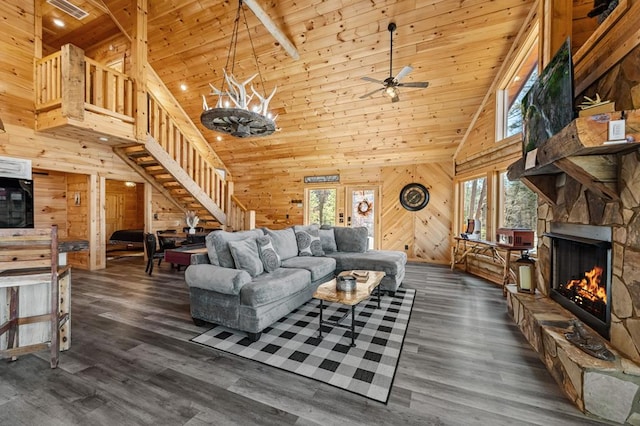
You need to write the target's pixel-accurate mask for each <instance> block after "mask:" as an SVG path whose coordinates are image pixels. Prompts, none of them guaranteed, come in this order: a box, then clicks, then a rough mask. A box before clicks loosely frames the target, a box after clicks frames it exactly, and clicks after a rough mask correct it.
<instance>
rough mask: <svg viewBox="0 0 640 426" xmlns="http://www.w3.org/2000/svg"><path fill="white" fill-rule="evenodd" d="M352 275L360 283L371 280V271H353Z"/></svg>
mask: <svg viewBox="0 0 640 426" xmlns="http://www.w3.org/2000/svg"><path fill="white" fill-rule="evenodd" d="M350 275H351V276H352V277H353V278H355V279H356V281H357V282H359V283H364V282H366V281H367V280H368V279H369V271H351V274H350Z"/></svg>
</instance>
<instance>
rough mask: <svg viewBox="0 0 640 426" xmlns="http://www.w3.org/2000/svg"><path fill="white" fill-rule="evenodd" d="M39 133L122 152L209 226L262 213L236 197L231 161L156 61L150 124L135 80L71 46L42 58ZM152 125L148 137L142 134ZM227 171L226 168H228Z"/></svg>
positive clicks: (249, 225)
mask: <svg viewBox="0 0 640 426" xmlns="http://www.w3.org/2000/svg"><path fill="white" fill-rule="evenodd" d="M35 68H36V71H35V74H36V78H35V93H36V104H35V107H36V130H39V131H46V132H50V133H53V134H56V133H60V134H61V135H63V136H68V135H69V134H72V135H75V136H77V137H78V138H81V139H85V138H86V139H92V140H95V139H96V136H100V137H101V140H103V141H104V142H103V143H107V144H109V145H112V146H113V150H114V152H115V153H116V154H117V155H118V156H120V158H122V159H123V160H124V161H125V162H126V163H127V164H129V165H130V166H131V167H132V168H134V169H135V170H136V171H137V172H138V173H139V174H140V175H141V176H143V177H144V178H145V179H146V180H147V181H148V182H149V183H150V184H151V185H153V187H154V188H156V189H157V190H158V191H159V192H160V193H162V194H163V195H164V196H165V197H167V199H169V200H172V201H173V203H174V204H175V205H176V206H177V207H178V208H180V209H182V210H184V211H185V212H187V211H194V212H195V213H196V214H197V215H198V217H199V218H200V223H199V225H201V226H204V227H205V228H222V229H226V230H230V231H237V230H242V229H253V228H254V227H255V212H253V211H247V209H246V208H245V207H244V206H243V205H242V203H240V202H239V201H238V200H237V199H236V198H235V197H234V196H233V182H231V181H229V180H227V179H225V177H223V174H222V173H220V172H219V171H218V170H216V168H215V166H214V165H218V166H219V167H220V168H221V169H224V165H223V163H222V161H221V160H220V158H218V157H217V155H216V154H215V152H213V150H211V148H210V146H209V144H208V142H207V141H206V140H205V139H204V138H203V137H202V135H201V134H200V132H199V130H198V128H197V127H196V126H195V125H194V124H193V122H192V121H191V120H190V118H189V117H188V115H187V114H186V113H185V112H184V110H182V108H181V107H180V105H179V104H178V102H177V101H176V99H175V98H174V97H173V95H172V94H171V92H170V91H169V90H168V89H167V87H166V86H165V85H164V83H163V82H162V80H161V79H160V78H159V77H158V75H157V74H156V73H155V71H154V70H153V69H152V68H151V66H148V67H147V81H146V89H147V105H148V111H147V122H146V123H137V122H136V121H135V114H134V111H135V107H136V102H135V101H136V96H139V94H137V93H136V92H135V91H134V82H133V80H132V79H131V78H130V77H128V76H127V75H125V74H122V73H120V72H118V71H114V70H112V69H110V68H108V67H106V66H104V65H102V64H99V63H97V62H95V61H93V60H92V59H90V58H87V57H85V56H84V51H83V50H82V49H80V48H78V47H76V46H73V45H70V44H67V45H65V46H63V47H62V50H61V51H60V52H56V53H54V54H52V55H49V56H47V57H45V58H42V59H40V60H37V61H36V64H35ZM141 124H142V126H144V125H146V130H147V132H146V133H147V137H146V140H139V139H137V138H136V134H137V130H139V126H140V125H141ZM223 173H226V170H225V171H223Z"/></svg>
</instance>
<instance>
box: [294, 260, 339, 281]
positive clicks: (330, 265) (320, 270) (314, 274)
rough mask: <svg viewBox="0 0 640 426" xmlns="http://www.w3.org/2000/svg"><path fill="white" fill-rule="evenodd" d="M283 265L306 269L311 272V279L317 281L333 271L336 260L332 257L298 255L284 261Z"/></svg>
mask: <svg viewBox="0 0 640 426" xmlns="http://www.w3.org/2000/svg"><path fill="white" fill-rule="evenodd" d="M282 267H283V268H298V269H306V270H308V271H309V272H311V281H316V280H318V279H320V278H322V277H325V276H327V275H329V274H331V273H333V271H335V269H336V261H335V259H332V258H330V257H311V256H296V257H292V258H291V259H287V260H285V261H284V262H282Z"/></svg>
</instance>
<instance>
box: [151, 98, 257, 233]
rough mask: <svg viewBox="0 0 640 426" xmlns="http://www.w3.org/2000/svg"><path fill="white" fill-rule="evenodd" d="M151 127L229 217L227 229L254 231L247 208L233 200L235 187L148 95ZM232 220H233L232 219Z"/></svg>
mask: <svg viewBox="0 0 640 426" xmlns="http://www.w3.org/2000/svg"><path fill="white" fill-rule="evenodd" d="M148 100H149V114H148V117H149V128H148V132H149V135H150V136H151V137H153V138H154V139H155V140H156V141H157V142H158V144H159V145H160V146H161V147H162V148H163V149H164V150H165V151H166V153H167V154H168V155H169V157H170V158H171V159H173V160H174V161H175V162H176V163H177V164H178V165H179V166H180V167H181V168H182V169H183V170H184V171H185V172H186V173H187V175H188V176H189V177H190V178H191V179H192V180H193V181H194V182H195V183H196V184H197V185H198V186H199V187H200V188H201V189H202V190H203V191H204V193H205V194H206V195H207V196H208V197H209V198H211V199H212V200H213V201H214V202H215V203H216V204H217V205H218V206H219V207H220V209H221V210H222V211H223V212H225V214H226V215H227V218H226V226H227V228H228V229H230V230H234V231H235V230H242V229H252V228H255V215H251V214H249V216H248V217H252V216H253V217H254V220H253V222H251V221H249V222H247V219H246V218H247V214H248V213H247V210H246V208H245V207H244V206H243V205H242V204H241V203H240V202H239V201H238V200H237V199H236V198H235V197H233V184H232V183H230V182H227V181H226V180H225V179H224V178H223V177H222V176H221V175H220V173H218V172H217V171H216V169H215V168H214V167H213V166H212V165H211V164H209V162H207V161H206V160H205V158H204V157H203V156H202V155H201V154H200V152H199V151H198V150H197V149H196V148H195V147H194V146H193V144H191V143H190V142H189V140H188V139H187V137H186V136H185V135H184V134H183V133H182V132H181V131H180V129H179V128H178V126H177V125H176V123H175V121H174V120H173V119H172V118H171V116H170V115H169V114H168V113H167V112H166V111H165V110H164V109H163V108H162V106H161V105H160V103H159V102H158V100H157V99H156V98H155V97H154V96H153V95H152V94H150V93H149V94H148ZM230 217H233V220H230Z"/></svg>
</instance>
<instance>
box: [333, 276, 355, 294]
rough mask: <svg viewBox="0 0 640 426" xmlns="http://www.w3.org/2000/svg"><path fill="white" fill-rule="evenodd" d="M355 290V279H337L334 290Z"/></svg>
mask: <svg viewBox="0 0 640 426" xmlns="http://www.w3.org/2000/svg"><path fill="white" fill-rule="evenodd" d="M355 289H356V279H355V278H353V277H337V278H336V290H338V291H354V290H355Z"/></svg>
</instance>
